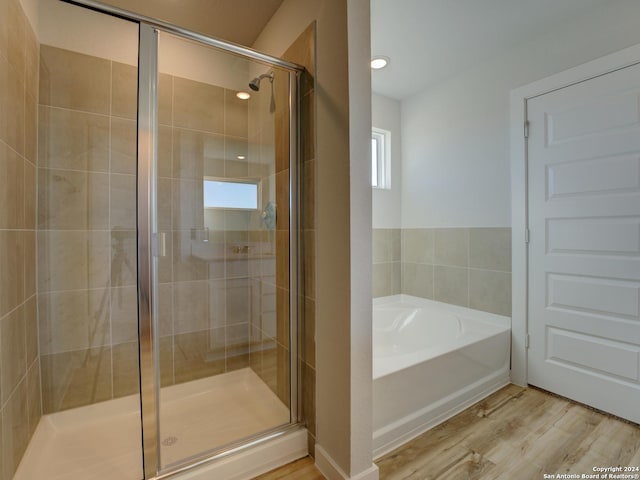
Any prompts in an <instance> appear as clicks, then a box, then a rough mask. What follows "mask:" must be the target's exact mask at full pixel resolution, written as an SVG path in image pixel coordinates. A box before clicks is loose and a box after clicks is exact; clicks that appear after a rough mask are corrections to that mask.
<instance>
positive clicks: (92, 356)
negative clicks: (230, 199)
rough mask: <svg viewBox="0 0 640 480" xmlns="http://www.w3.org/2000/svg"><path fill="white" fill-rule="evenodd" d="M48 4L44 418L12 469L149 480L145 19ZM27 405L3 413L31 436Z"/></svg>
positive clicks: (43, 75)
mask: <svg viewBox="0 0 640 480" xmlns="http://www.w3.org/2000/svg"><path fill="white" fill-rule="evenodd" d="M16 3H17V2H16ZM41 3H42V5H41V9H42V11H41V25H40V26H41V30H42V31H43V32H47V34H46V35H42V36H41V40H42V43H41V44H40V46H39V47H40V48H39V58H38V50H37V49H36V53H35V55H34V57H35V58H30V61H33V62H35V66H34V70H33V73H34V74H35V75H36V77H35V78H29V83H30V85H35V88H37V90H39V95H38V91H36V92H35V93H34V96H33V98H31V100H33V102H34V103H33V110H34V111H33V112H30V115H33V117H30V118H33V119H34V123H35V118H36V111H35V110H36V109H37V137H38V138H37V140H38V141H37V147H38V148H37V157H36V158H33V161H34V165H29V167H30V169H29V173H30V178H33V179H35V178H37V183H36V184H35V187H36V192H35V194H34V197H35V200H36V207H37V215H36V218H35V232H34V233H35V235H34V236H32V237H31V240H30V242H33V244H34V245H33V248H37V269H36V268H34V271H33V272H30V276H31V277H30V278H32V279H33V283H34V292H35V296H34V301H35V304H34V305H32V310H31V314H32V315H33V316H34V317H35V316H37V323H38V325H37V330H36V332H37V333H36V334H35V335H34V337H31V340H33V342H34V344H31V343H30V344H29V346H30V351H31V352H32V354H33V357H30V358H32V361H33V362H34V363H33V367H32V368H33V370H32V371H33V372H34V375H33V377H30V378H29V390H28V394H29V397H28V404H29V408H30V410H29V412H30V415H32V417H31V418H30V432H29V433H30V435H29V438H27V439H25V438H24V437H23V438H22V439H21V441H23V442H24V443H26V440H29V439H30V443H29V445H28V446H27V448H26V452H25V453H24V456H23V457H22V462H21V463H20V466H19V467H18V469H17V471H16V472H15V475H14V476H11V474H12V473H13V469H12V470H11V471H9V470H7V471H5V473H7V474H9V476H7V477H6V478H7V479H9V478H13V479H14V480H22V479H25V480H30V479H34V478H50V479H80V478H82V479H94V480H107V479H113V478H118V479H125V480H139V479H141V478H143V473H142V447H141V444H142V441H141V435H140V415H141V412H140V388H139V385H140V376H139V369H138V316H137V302H136V299H137V294H136V292H137V289H136V282H137V268H136V216H135V208H136V115H137V98H136V92H137V72H138V24H136V23H134V22H128V21H125V20H122V19H118V18H114V17H110V16H106V15H101V14H98V13H96V12H92V11H89V10H86V9H82V8H79V7H76V6H71V5H68V4H64V3H62V2H41ZM95 38H100V41H99V42H95V41H94V40H95ZM38 65H39V75H38ZM29 95H31V93H30V92H29ZM36 100H37V103H38V104H37V105H36V103H35V102H36ZM34 135H35V132H34ZM30 147H31V148H32V150H33V152H35V151H36V148H35V147H36V145H30ZM34 183H35V182H34ZM32 207H33V206H32ZM34 210H35V209H34ZM34 267H35V265H34ZM35 287H37V289H36V288H35ZM36 305H37V309H36ZM5 345H6V344H4V343H3V348H4V347H5ZM16 348H17V347H16ZM4 353H5V352H3V359H4V358H5V355H4ZM6 365H7V364H4V365H3V368H5V367H6ZM38 369H39V371H38ZM31 378H33V379H34V380H33V381H31ZM3 393H4V392H3ZM7 393H8V392H7ZM40 393H41V396H40ZM21 408H26V405H24V407H21ZM19 412H20V410H19V409H14V410H13V411H12V412H10V413H11V415H8V414H7V412H6V411H5V412H4V414H3V417H4V419H5V421H6V419H8V418H9V419H12V420H14V421H15V423H13V426H12V428H14V427H15V431H16V432H17V433H20V434H21V431H20V430H18V428H17V427H18V426H19V423H18V422H19V421H20V417H19V415H18V413H19ZM14 414H15V415H14ZM40 414H42V418H40ZM38 420H39V422H38ZM5 426H6V423H5ZM5 431H7V429H6V428H5ZM16 437H17V435H16ZM5 438H6V437H5ZM17 438H19V437H17ZM18 446H19V444H18V442H17V440H16V442H14V443H13V444H12V445H9V444H8V443H6V442H5V443H4V447H5V448H9V447H11V448H14V449H17V447H18ZM5 458H7V456H5ZM18 460H19V458H18ZM0 464H2V462H1V461H0ZM0 476H2V475H1V474H0Z"/></svg>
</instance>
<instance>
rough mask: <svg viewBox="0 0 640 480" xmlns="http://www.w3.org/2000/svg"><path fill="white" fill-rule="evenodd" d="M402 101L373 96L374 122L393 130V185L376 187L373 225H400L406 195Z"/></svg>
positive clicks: (379, 226) (380, 226) (386, 226)
mask: <svg viewBox="0 0 640 480" xmlns="http://www.w3.org/2000/svg"><path fill="white" fill-rule="evenodd" d="M400 116H401V114H400V102H399V101H397V100H394V99H392V98H389V97H385V96H384V95H377V94H374V95H372V96H371V123H372V125H373V126H374V127H377V128H382V129H384V130H388V131H389V132H391V188H390V189H382V188H373V189H372V200H373V228H400V227H401V226H402V225H401V217H400V215H401V208H400V207H401V199H402V141H401V139H402V136H401V122H400Z"/></svg>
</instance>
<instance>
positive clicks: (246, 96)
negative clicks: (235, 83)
mask: <svg viewBox="0 0 640 480" xmlns="http://www.w3.org/2000/svg"><path fill="white" fill-rule="evenodd" d="M236 97H238V98H239V99H240V100H249V99H250V98H251V95H249V94H248V93H247V92H238V93H236Z"/></svg>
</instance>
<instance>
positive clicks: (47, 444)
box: [14, 368, 289, 480]
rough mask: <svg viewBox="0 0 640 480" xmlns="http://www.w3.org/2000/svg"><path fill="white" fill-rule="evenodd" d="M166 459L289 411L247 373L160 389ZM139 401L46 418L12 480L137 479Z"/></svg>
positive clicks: (273, 421)
mask: <svg viewBox="0 0 640 480" xmlns="http://www.w3.org/2000/svg"><path fill="white" fill-rule="evenodd" d="M160 397H161V400H160V422H161V425H160V437H161V443H162V446H161V461H162V464H163V465H169V464H172V463H174V462H177V461H181V460H184V459H186V458H188V457H190V456H192V455H194V454H198V453H202V452H204V451H206V450H209V449H211V448H215V447H219V446H222V445H225V444H227V443H230V442H233V441H235V440H238V439H239V438H243V437H246V436H249V435H252V434H255V433H256V432H260V431H264V430H268V429H271V428H275V427H278V426H280V425H283V424H287V423H289V409H288V408H287V407H286V406H285V405H284V404H283V403H282V402H281V401H280V399H278V397H277V396H276V395H275V394H274V393H273V392H272V391H271V390H270V389H269V387H267V385H266V384H265V383H264V382H263V381H262V380H260V378H259V377H258V376H257V375H256V374H255V373H254V372H253V371H252V370H251V369H249V368H244V369H242V370H237V371H234V372H230V373H225V374H222V375H217V376H215V377H210V378H204V379H201V380H195V381H192V382H188V383H184V384H180V385H174V386H171V387H165V388H163V389H162V390H161V395H160ZM139 402H140V400H139V397H138V396H137V395H132V396H129V397H124V398H120V399H116V400H110V401H107V402H101V403H97V404H94V405H89V406H86V407H80V408H74V409H72V410H66V411H63V412H59V413H54V414H50V415H45V416H43V417H42V419H41V420H40V423H39V424H38V427H37V429H36V432H35V434H34V436H33V438H32V440H31V442H30V443H29V446H28V447H27V450H26V452H25V454H24V457H23V458H22V461H21V463H20V466H19V467H18V471H17V472H16V474H15V476H14V480H33V479H35V478H46V479H48V480H63V479H64V480H113V479H118V480H140V479H141V478H142V465H141V464H142V458H141V447H140V445H141V434H140V410H139V409H140V406H139Z"/></svg>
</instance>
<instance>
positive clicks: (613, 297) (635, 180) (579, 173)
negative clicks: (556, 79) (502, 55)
mask: <svg viewBox="0 0 640 480" xmlns="http://www.w3.org/2000/svg"><path fill="white" fill-rule="evenodd" d="M527 116H528V119H529V123H530V129H529V142H528V154H529V172H528V173H529V227H530V244H529V335H530V346H529V351H528V360H529V372H528V375H529V377H528V378H529V383H530V384H531V385H536V386H539V387H541V388H544V389H546V390H549V391H552V392H556V393H558V394H560V395H563V396H566V397H569V398H572V399H574V400H577V401H579V402H583V403H586V404H589V405H591V406H594V407H596V408H599V409H602V410H605V411H607V412H611V413H613V414H615V415H618V416H620V417H623V418H627V419H629V420H632V421H634V422H640V66H632V67H628V68H625V69H622V70H618V71H616V72H613V73H609V74H607V75H603V76H600V77H596V78H594V79H591V80H588V81H585V82H582V83H579V84H577V85H573V86H570V87H567V88H563V89H560V90H556V91H554V92H551V93H548V94H546V95H542V96H539V97H536V98H534V99H531V100H529V101H528V103H527Z"/></svg>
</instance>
